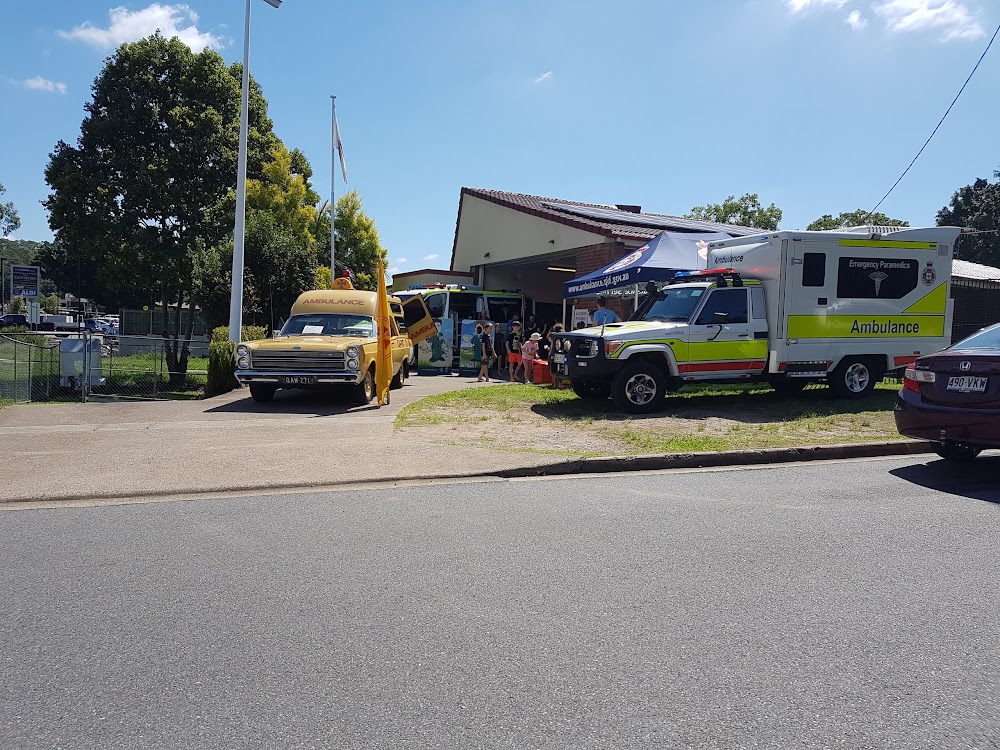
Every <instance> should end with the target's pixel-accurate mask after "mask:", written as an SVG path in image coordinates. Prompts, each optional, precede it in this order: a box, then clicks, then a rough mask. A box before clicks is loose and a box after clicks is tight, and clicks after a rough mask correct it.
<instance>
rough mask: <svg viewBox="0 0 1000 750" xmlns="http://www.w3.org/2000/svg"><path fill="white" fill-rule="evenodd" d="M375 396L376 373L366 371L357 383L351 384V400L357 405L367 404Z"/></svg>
mask: <svg viewBox="0 0 1000 750" xmlns="http://www.w3.org/2000/svg"><path fill="white" fill-rule="evenodd" d="M374 397H375V375H374V374H373V373H372V371H371V370H366V371H365V377H364V379H362V381H361V382H360V383H358V384H357V385H353V386H351V402H352V403H354V404H355V405H357V406H367V405H368V404H370V403H371V401H372V399H373V398H374Z"/></svg>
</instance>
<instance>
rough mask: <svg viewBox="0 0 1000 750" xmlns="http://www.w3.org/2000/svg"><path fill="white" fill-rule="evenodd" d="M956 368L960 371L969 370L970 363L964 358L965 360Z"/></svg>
mask: <svg viewBox="0 0 1000 750" xmlns="http://www.w3.org/2000/svg"><path fill="white" fill-rule="evenodd" d="M958 369H959V370H961V371H962V372H968V371H969V370H971V369H972V363H971V362H969V361H968V360H966V361H965V362H963V363H962V364H960V365H959V366H958Z"/></svg>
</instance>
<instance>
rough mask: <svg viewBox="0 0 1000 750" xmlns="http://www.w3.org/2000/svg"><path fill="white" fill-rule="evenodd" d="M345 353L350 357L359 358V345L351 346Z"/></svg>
mask: <svg viewBox="0 0 1000 750" xmlns="http://www.w3.org/2000/svg"><path fill="white" fill-rule="evenodd" d="M344 353H345V354H346V355H347V358H348V359H357V358H358V354H359V352H358V347H356V346H349V347H347V349H346V350H345V351H344Z"/></svg>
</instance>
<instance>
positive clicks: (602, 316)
mask: <svg viewBox="0 0 1000 750" xmlns="http://www.w3.org/2000/svg"><path fill="white" fill-rule="evenodd" d="M607 305H608V300H607V298H606V297H598V298H597V312H595V313H594V325H596V326H603V325H606V324H607V323H618V322H620V321H621V318H619V317H618V313H616V312H615V311H614V310H609V309H608V307H607Z"/></svg>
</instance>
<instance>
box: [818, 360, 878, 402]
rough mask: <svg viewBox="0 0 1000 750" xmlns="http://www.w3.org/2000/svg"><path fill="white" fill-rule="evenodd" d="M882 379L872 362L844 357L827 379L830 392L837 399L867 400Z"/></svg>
mask: <svg viewBox="0 0 1000 750" xmlns="http://www.w3.org/2000/svg"><path fill="white" fill-rule="evenodd" d="M881 379H882V374H881V373H880V372H878V371H877V370H876V369H875V367H874V365H873V364H872V362H871V360H869V359H867V358H864V357H844V359H842V360H841V361H840V364H839V365H837V366H836V367H835V368H834V370H833V372H831V373H830V375H829V376H828V377H827V382H828V383H829V384H830V390H832V391H833V395H834V396H836V397H837V398H865V397H866V396H870V395H871V394H872V391H874V390H875V384H876V383H878V382H879V381H880V380H881Z"/></svg>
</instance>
